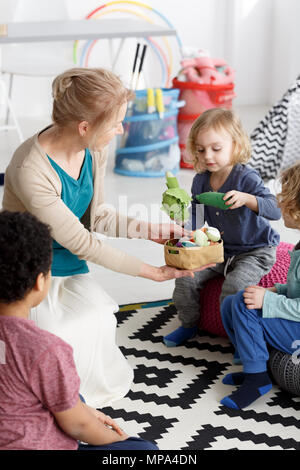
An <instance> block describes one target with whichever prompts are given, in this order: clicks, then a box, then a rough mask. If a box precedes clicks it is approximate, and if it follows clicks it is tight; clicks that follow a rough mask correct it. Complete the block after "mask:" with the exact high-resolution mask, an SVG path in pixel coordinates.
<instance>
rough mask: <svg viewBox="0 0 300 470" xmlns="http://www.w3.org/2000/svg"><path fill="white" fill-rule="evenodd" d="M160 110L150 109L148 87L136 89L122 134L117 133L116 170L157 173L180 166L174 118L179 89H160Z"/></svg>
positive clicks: (178, 104) (146, 175)
mask: <svg viewBox="0 0 300 470" xmlns="http://www.w3.org/2000/svg"><path fill="white" fill-rule="evenodd" d="M161 92H162V99H163V112H158V110H154V112H149V107H148V102H147V90H138V91H136V96H135V99H134V101H133V102H132V103H131V105H129V107H128V110H127V114H126V116H125V120H124V122H123V125H124V134H123V135H120V136H118V141H117V149H116V159H115V168H114V171H115V173H119V174H121V175H125V176H142V177H156V176H159V177H160V176H164V175H165V173H166V171H172V172H173V173H174V174H176V173H177V172H178V170H179V163H180V149H179V145H178V141H179V138H178V131H177V118H178V107H180V106H181V105H182V103H179V102H178V96H179V90H177V89H165V88H163V89H161Z"/></svg>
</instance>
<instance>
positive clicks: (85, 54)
mask: <svg viewBox="0 0 300 470" xmlns="http://www.w3.org/2000/svg"><path fill="white" fill-rule="evenodd" d="M118 4H131V5H135V6H138V7H141V8H145V9H148V10H150V11H151V12H152V13H154V14H155V15H157V16H158V17H159V18H161V19H162V20H163V21H164V23H165V24H167V25H168V26H169V27H170V28H173V26H172V24H171V23H170V21H169V20H168V19H167V18H166V17H165V16H164V15H163V14H162V13H160V12H159V11H158V10H156V9H154V8H152V7H150V6H149V5H147V4H145V3H141V2H137V1H135V0H119V1H111V2H108V3H106V4H103V5H100V6H99V7H97V8H96V9H94V10H93V11H91V12H90V13H89V14H88V15H87V16H86V19H99V18H100V17H102V16H104V15H107V14H110V13H115V12H123V13H129V14H131V15H135V16H138V17H140V18H142V19H143V20H145V21H147V22H148V23H152V24H154V21H153V20H152V19H151V18H149V17H148V16H146V15H143V14H142V13H140V12H136V11H134V10H130V9H124V8H117V9H111V10H107V11H102V12H101V13H99V12H100V11H101V10H103V9H105V8H107V7H109V6H111V5H118ZM145 40H146V42H147V43H148V44H149V46H150V47H151V48H152V50H153V52H154V53H155V55H156V56H157V58H158V60H159V62H160V65H161V69H162V86H165V87H168V86H170V81H171V74H172V67H173V57H172V50H171V47H170V45H169V42H168V41H167V39H166V38H165V37H163V41H164V44H165V45H166V49H167V53H168V58H167V57H166V54H165V53H164V51H163V49H162V48H161V47H160V46H159V45H158V43H157V42H155V41H153V39H150V38H145ZM176 40H177V43H178V46H179V48H181V46H182V43H181V40H180V38H179V37H178V35H176ZM97 42H98V40H94V41H87V43H86V44H85V46H84V48H83V50H82V53H81V57H80V60H79V64H80V66H81V67H82V66H84V67H87V66H88V62H89V58H90V55H91V52H92V49H93V48H94V46H95V44H96V43H97ZM78 43H79V41H75V43H74V48H73V60H74V62H75V64H77V63H78V59H77V51H78Z"/></svg>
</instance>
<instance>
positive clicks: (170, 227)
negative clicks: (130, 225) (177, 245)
mask: <svg viewBox="0 0 300 470" xmlns="http://www.w3.org/2000/svg"><path fill="white" fill-rule="evenodd" d="M189 234H190V232H189V231H188V230H185V229H184V228H183V227H181V226H180V225H177V224H175V223H163V224H156V223H155V224H149V226H148V238H149V240H152V241H153V242H156V243H160V244H164V243H165V242H166V241H168V240H170V239H171V238H181V237H184V236H188V235H189Z"/></svg>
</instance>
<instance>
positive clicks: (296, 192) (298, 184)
mask: <svg viewBox="0 0 300 470" xmlns="http://www.w3.org/2000/svg"><path fill="white" fill-rule="evenodd" d="M280 181H281V192H280V193H279V194H277V201H278V203H279V204H280V207H281V209H282V210H283V211H284V212H286V213H287V214H288V215H289V216H290V217H292V218H293V219H294V220H299V221H300V161H299V162H297V163H295V164H294V165H293V166H291V167H289V168H287V169H286V170H284V171H283V172H282V173H281V177H280Z"/></svg>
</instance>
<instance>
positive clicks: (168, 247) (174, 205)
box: [162, 171, 229, 269]
mask: <svg viewBox="0 0 300 470" xmlns="http://www.w3.org/2000/svg"><path fill="white" fill-rule="evenodd" d="M166 179H167V186H168V189H167V190H166V191H165V192H164V193H163V197H162V210H163V211H164V212H166V213H167V214H168V215H169V217H170V218H171V219H172V220H174V221H175V222H177V223H179V224H182V225H184V223H185V222H186V221H187V220H188V219H189V216H190V215H189V211H188V205H189V203H190V201H191V197H190V196H189V195H188V193H187V192H186V191H185V190H184V189H182V188H180V187H179V183H178V181H177V178H176V177H175V176H174V175H173V174H172V173H171V172H170V171H168V172H167V173H166ZM224 195H225V194H223V193H217V192H208V193H202V194H199V195H197V196H196V199H197V201H198V202H199V204H205V205H210V206H214V207H218V208H219V209H223V210H227V209H229V205H226V204H225V201H224V200H223V197H224ZM191 234H192V237H190V238H189V237H183V238H181V239H180V240H176V239H172V240H168V241H167V242H166V244H165V246H164V249H165V261H166V264H167V265H169V266H174V267H176V268H181V269H196V268H200V267H201V266H203V265H205V264H209V263H222V262H223V261H224V248H223V241H222V240H221V235H220V232H219V230H218V229H217V228H215V227H202V228H201V229H198V230H195V231H194V232H191Z"/></svg>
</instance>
